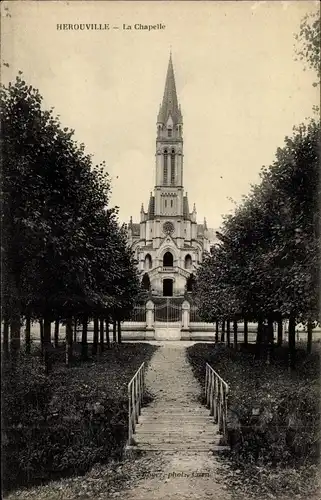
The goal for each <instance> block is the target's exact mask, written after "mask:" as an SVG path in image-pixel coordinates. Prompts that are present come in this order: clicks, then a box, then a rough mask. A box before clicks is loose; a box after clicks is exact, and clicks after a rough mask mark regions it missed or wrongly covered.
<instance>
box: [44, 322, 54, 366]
mask: <svg viewBox="0 0 321 500" xmlns="http://www.w3.org/2000/svg"><path fill="white" fill-rule="evenodd" d="M43 355H44V364H45V373H46V374H47V375H48V373H49V372H50V370H51V366H52V359H51V321H50V318H48V317H45V318H44V322H43Z"/></svg>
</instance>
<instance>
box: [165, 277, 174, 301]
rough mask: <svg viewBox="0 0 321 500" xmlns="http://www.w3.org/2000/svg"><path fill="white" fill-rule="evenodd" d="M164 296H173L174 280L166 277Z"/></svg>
mask: <svg viewBox="0 0 321 500" xmlns="http://www.w3.org/2000/svg"><path fill="white" fill-rule="evenodd" d="M163 297H173V280H171V279H165V280H164V281H163Z"/></svg>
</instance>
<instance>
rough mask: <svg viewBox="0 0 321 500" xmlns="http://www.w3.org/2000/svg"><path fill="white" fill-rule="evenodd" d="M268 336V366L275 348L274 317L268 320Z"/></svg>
mask: <svg viewBox="0 0 321 500" xmlns="http://www.w3.org/2000/svg"><path fill="white" fill-rule="evenodd" d="M267 328H268V332H267V333H268V335H267V349H266V364H267V365H269V364H270V362H271V357H272V352H273V346H274V321H273V318H272V317H269V318H268V327H267Z"/></svg>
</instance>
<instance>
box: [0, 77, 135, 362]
mask: <svg viewBox="0 0 321 500" xmlns="http://www.w3.org/2000/svg"><path fill="white" fill-rule="evenodd" d="M0 102H1V122H2V137H1V151H2V154H1V167H2V172H3V182H2V190H3V193H2V194H3V196H2V209H3V210H2V214H3V221H2V235H3V238H2V242H3V245H2V263H3V281H2V283H3V289H2V296H3V318H4V336H3V346H4V351H5V352H7V351H8V343H9V332H10V341H11V342H10V343H11V349H12V351H13V352H15V351H17V349H19V346H20V329H21V324H22V320H25V322H26V347H27V349H29V348H30V322H31V321H34V320H39V321H40V322H41V325H42V329H41V331H42V340H43V349H44V358H45V361H46V366H47V368H49V361H48V360H49V358H50V356H49V355H50V350H51V322H52V321H56V332H55V333H56V335H55V336H56V338H58V333H57V331H59V323H60V324H65V325H66V343H67V362H68V363H70V361H71V357H72V338H73V336H72V324H74V323H75V322H77V321H78V322H81V323H82V324H83V336H82V343H83V355H84V357H86V355H87V324H88V321H89V320H94V339H95V342H94V345H97V339H98V332H99V330H100V332H102V335H103V331H104V328H103V327H102V325H103V324H105V325H106V322H107V324H108V323H109V322H113V323H114V325H115V324H116V322H118V323H119V322H120V321H121V320H123V319H125V318H126V317H128V316H129V315H130V312H131V310H132V308H133V305H134V302H135V299H136V298H137V296H138V295H139V292H140V285H139V276H138V274H137V271H136V266H135V262H134V260H133V256H132V253H131V251H130V249H129V248H128V246H127V236H126V231H125V228H124V227H119V225H118V220H117V209H116V208H109V197H110V181H109V178H108V175H107V174H106V173H104V167H105V165H104V164H101V165H99V166H93V164H92V158H91V156H89V155H87V154H85V150H84V145H79V144H77V142H76V141H75V140H74V139H73V131H72V130H69V129H67V128H62V127H61V125H60V122H59V118H57V117H55V116H54V114H53V109H51V110H50V111H47V110H43V109H42V97H41V95H40V94H39V91H38V90H36V89H34V88H32V87H31V86H28V85H27V83H26V82H25V81H24V80H23V79H22V74H21V73H20V74H19V76H18V77H17V79H16V81H15V82H14V84H10V83H9V86H8V87H2V89H1V94H0ZM99 321H100V327H99ZM114 328H115V326H114ZM107 340H109V337H108V339H107Z"/></svg>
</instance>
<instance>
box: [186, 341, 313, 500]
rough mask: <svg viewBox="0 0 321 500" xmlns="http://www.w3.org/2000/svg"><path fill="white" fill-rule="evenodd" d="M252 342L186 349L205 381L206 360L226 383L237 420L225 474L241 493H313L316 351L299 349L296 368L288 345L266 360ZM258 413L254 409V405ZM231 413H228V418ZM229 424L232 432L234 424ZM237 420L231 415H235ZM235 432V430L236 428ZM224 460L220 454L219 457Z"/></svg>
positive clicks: (276, 496)
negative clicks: (246, 345) (228, 469)
mask: <svg viewBox="0 0 321 500" xmlns="http://www.w3.org/2000/svg"><path fill="white" fill-rule="evenodd" d="M252 350H253V346H250V347H249V349H245V348H244V346H243V348H242V349H241V350H240V351H238V352H236V351H234V350H233V349H231V348H228V347H226V346H224V345H222V344H217V345H215V344H205V343H202V344H201V343H198V344H195V345H193V346H191V347H189V348H188V349H187V357H188V360H189V362H190V363H191V365H192V367H193V371H194V374H195V376H196V378H197V379H198V380H199V381H200V383H201V384H202V386H204V379H205V363H206V362H207V363H209V364H210V365H211V366H212V367H213V368H214V370H215V371H217V372H218V373H219V375H220V376H221V377H222V378H223V379H224V380H225V381H226V382H227V383H228V384H229V389H230V391H229V400H228V401H229V404H228V407H229V410H230V412H231V413H229V415H232V416H234V417H236V421H237V422H238V423H239V425H240V429H239V430H238V431H237V435H236V440H235V445H234V446H233V447H232V452H231V454H230V456H229V458H228V461H229V464H230V465H231V464H232V471H233V470H234V472H235V470H237V471H238V472H237V474H235V473H234V472H232V474H231V476H230V477H229V478H227V480H228V481H229V484H234V486H235V488H236V489H238V490H239V491H241V490H242V488H243V489H244V488H245V496H251V492H253V491H255V492H256V498H259V497H258V496H257V495H259V494H262V498H268V497H269V496H271V498H273V497H275V498H279V494H280V491H281V492H283V493H284V494H288V495H289V496H291V495H293V496H294V497H296V495H297V498H301V496H300V495H302V497H304V495H308V497H309V498H314V497H313V491H315V477H316V476H315V474H316V470H317V464H318V457H319V435H320V427H319V415H320V411H319V399H320V398H319V395H320V352H319V350H318V349H317V350H315V351H314V352H313V353H312V354H310V355H307V354H306V353H305V351H304V350H303V349H298V352H297V368H296V370H295V371H294V372H292V373H289V372H288V369H287V364H286V359H287V355H288V352H287V347H286V346H285V347H282V348H279V349H276V350H275V352H274V360H273V362H272V363H271V364H269V365H267V364H265V363H264V362H262V361H259V360H255V359H254V356H253V352H251V351H252ZM254 409H255V410H256V412H258V413H259V414H258V415H257V416H254V415H253V410H254ZM232 420H233V419H231V421H232ZM230 425H231V429H230V436H231V435H232V434H233V432H234V429H233V425H232V424H230ZM234 426H235V418H234ZM234 438H235V432H234ZM222 460H223V461H224V459H222Z"/></svg>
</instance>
